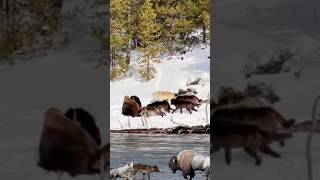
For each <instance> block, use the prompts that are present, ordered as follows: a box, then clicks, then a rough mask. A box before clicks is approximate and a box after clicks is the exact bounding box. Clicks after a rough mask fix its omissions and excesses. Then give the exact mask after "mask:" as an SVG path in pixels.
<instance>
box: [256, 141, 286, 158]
mask: <svg viewBox="0 0 320 180" xmlns="http://www.w3.org/2000/svg"><path fill="white" fill-rule="evenodd" d="M260 151H261V152H262V153H265V154H268V155H270V156H272V157H275V158H280V157H281V156H280V154H278V153H277V152H275V151H273V150H272V149H271V148H270V146H269V145H267V144H265V145H262V146H261V147H260Z"/></svg>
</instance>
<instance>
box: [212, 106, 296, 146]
mask: <svg viewBox="0 0 320 180" xmlns="http://www.w3.org/2000/svg"><path fill="white" fill-rule="evenodd" d="M211 118H212V119H211V120H212V122H213V123H214V124H215V123H216V122H231V123H237V124H247V125H256V126H258V127H259V128H260V129H261V130H264V131H266V132H270V133H276V132H279V131H283V132H289V131H290V130H289V128H290V127H291V126H292V125H293V124H294V123H295V120H294V119H290V120H287V119H285V118H284V117H283V116H282V115H281V114H280V113H279V112H277V111H276V110H274V109H273V108H271V107H252V108H248V107H236V108H233V107H232V108H217V109H216V110H215V112H214V113H213V114H212V116H211ZM280 144H281V145H284V142H283V141H280Z"/></svg>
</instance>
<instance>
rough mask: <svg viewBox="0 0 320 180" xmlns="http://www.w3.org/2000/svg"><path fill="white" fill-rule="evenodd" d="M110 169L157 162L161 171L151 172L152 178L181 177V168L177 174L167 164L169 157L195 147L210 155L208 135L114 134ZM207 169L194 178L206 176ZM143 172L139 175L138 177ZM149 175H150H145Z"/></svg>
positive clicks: (176, 178) (176, 179)
mask: <svg viewBox="0 0 320 180" xmlns="http://www.w3.org/2000/svg"><path fill="white" fill-rule="evenodd" d="M110 138H111V139H110V140H111V169H113V168H117V167H121V166H124V165H125V164H126V163H127V162H130V161H133V163H134V164H137V163H141V164H147V165H157V166H158V167H159V169H160V173H157V174H152V175H151V179H152V180H164V179H165V180H181V179H184V178H183V177H182V175H181V171H177V172H176V173H175V174H173V173H172V172H171V170H170V169H169V167H168V161H169V159H170V158H171V157H172V156H173V155H177V154H178V153H179V152H180V151H182V150H185V149H194V150H196V151H199V152H201V153H203V154H205V155H209V141H210V138H209V135H195V134H192V135H149V134H111V135H110ZM204 177H205V176H204V173H203V172H202V171H197V172H196V176H195V178H194V179H195V180H200V179H201V180H203V179H204ZM140 179H142V175H139V176H136V180H140ZM146 179H148V178H147V177H146Z"/></svg>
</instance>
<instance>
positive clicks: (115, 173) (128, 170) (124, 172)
mask: <svg viewBox="0 0 320 180" xmlns="http://www.w3.org/2000/svg"><path fill="white" fill-rule="evenodd" d="M133 172H134V169H133V162H128V163H127V164H126V165H124V166H123V167H119V168H116V169H112V170H111V171H110V179H117V178H126V179H130V180H131V179H132V174H133Z"/></svg>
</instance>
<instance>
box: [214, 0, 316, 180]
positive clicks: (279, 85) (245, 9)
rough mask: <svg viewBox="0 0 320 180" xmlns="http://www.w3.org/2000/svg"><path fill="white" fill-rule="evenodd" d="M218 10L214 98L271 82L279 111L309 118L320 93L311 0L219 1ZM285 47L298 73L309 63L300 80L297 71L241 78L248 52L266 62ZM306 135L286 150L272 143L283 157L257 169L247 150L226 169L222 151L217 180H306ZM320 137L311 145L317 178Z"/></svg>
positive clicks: (296, 136) (267, 158) (266, 159)
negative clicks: (225, 90)
mask: <svg viewBox="0 0 320 180" xmlns="http://www.w3.org/2000/svg"><path fill="white" fill-rule="evenodd" d="M313 2H314V3H315V4H314V5H313V6H314V7H319V6H320V3H319V2H318V1H313ZM216 8H217V9H219V12H220V14H219V13H218V14H219V16H217V17H218V18H217V19H216V22H217V21H218V23H217V26H216V30H215V37H216V40H215V42H216V45H215V49H214V52H215V64H214V67H213V68H214V81H215V83H214V87H213V89H214V92H215V95H216V93H217V90H218V87H219V86H234V87H236V88H239V89H243V88H244V87H245V86H246V85H247V83H248V82H255V81H262V82H266V83H268V84H272V85H273V86H274V89H275V92H276V93H277V94H279V96H280V97H281V101H280V102H279V103H277V104H276V105H275V108H276V109H277V110H278V111H279V112H281V113H282V114H283V115H284V116H285V117H288V118H295V119H296V120H297V121H298V122H299V121H304V120H309V119H310V118H311V107H312V104H313V101H314V99H315V97H316V96H317V95H319V94H320V83H319V78H318V77H319V74H320V63H319V62H320V61H319V58H320V57H319V55H318V53H319V51H318V50H316V49H319V47H320V43H319V31H320V26H319V24H317V23H316V22H315V21H314V19H313V17H312V12H311V11H310V10H311V9H310V4H309V2H306V1H291V0H287V1H284V2H283V1H281V3H280V1H276V0H272V1H259V3H258V2H257V1H254V0H245V1H239V0H233V1H228V2H220V3H218V4H217V6H216ZM230 8H232V9H231V10H230ZM224 10H225V11H224ZM231 11H232V12H233V13H231ZM293 12H294V13H293ZM302 37H303V38H302ZM283 47H291V48H293V50H294V52H296V53H297V54H298V56H297V58H298V59H296V62H295V63H292V64H290V68H291V69H292V70H293V71H294V70H296V69H298V68H299V67H300V66H301V65H303V64H304V63H305V62H306V63H307V67H306V68H305V69H304V70H303V71H302V76H301V78H300V79H296V78H295V77H294V75H293V73H292V72H291V73H284V74H276V75H261V76H254V77H252V78H250V79H245V78H244V77H243V75H242V74H240V71H241V69H242V68H243V66H244V65H245V64H246V63H247V61H248V59H247V52H248V51H252V50H256V51H258V52H259V53H260V55H261V58H264V59H268V58H269V57H270V55H271V53H272V51H273V50H275V49H277V48H283ZM297 65H299V66H297ZM319 110H320V109H319ZM306 136H307V134H306V133H295V134H294V137H293V138H292V139H290V140H289V141H287V145H286V147H284V148H281V147H279V146H278V144H277V143H275V144H272V148H273V149H275V150H276V151H277V152H279V153H280V154H281V155H282V158H280V159H274V158H272V157H270V156H266V155H262V159H263V160H264V162H263V163H262V165H261V166H260V167H255V166H254V160H253V159H252V158H251V157H249V156H247V155H246V154H245V152H244V151H243V150H235V151H234V153H233V156H232V157H233V163H232V164H231V165H230V166H227V165H226V164H225V162H224V153H223V152H219V153H217V154H216V157H215V161H214V165H215V166H214V167H215V168H214V172H215V179H216V180H220V179H223V180H233V179H236V178H237V179H246V180H258V179H259V180H264V179H266V180H267V179H268V180H269V179H274V180H289V179H290V180H293V179H294V180H299V179H301V180H303V179H307V175H306V161H305V140H306ZM319 138H320V135H319V134H316V135H315V137H314V139H313V146H312V153H313V159H314V174H315V179H319V177H320V172H319V171H318V169H319V167H320V159H319V157H320V141H319Z"/></svg>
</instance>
